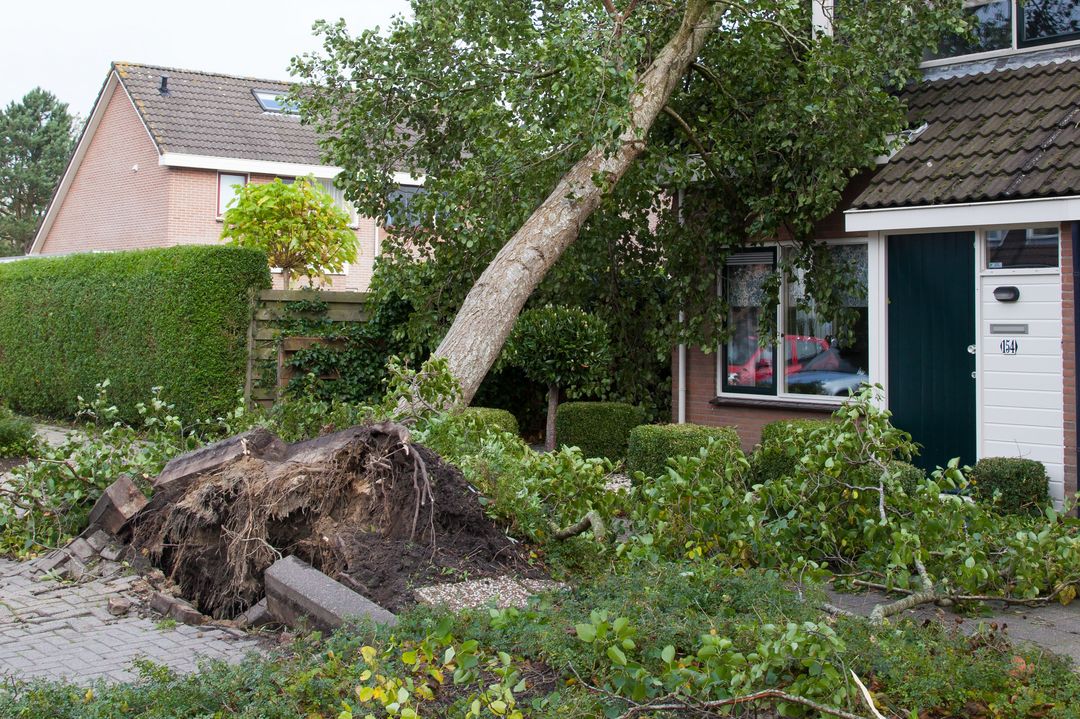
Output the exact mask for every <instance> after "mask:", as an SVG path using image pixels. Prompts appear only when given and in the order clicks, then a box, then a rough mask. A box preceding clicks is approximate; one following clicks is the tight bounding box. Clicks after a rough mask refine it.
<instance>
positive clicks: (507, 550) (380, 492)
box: [130, 423, 541, 619]
mask: <svg viewBox="0 0 1080 719" xmlns="http://www.w3.org/2000/svg"><path fill="white" fill-rule="evenodd" d="M130 527H131V533H132V543H133V545H134V546H135V547H136V549H138V550H140V551H142V552H144V553H145V554H146V555H147V556H149V558H150V559H151V560H152V561H153V562H154V563H155V564H157V565H158V566H159V567H160V568H161V569H162V570H163V571H164V572H165V574H166V576H168V577H169V578H170V579H172V580H173V581H174V582H175V583H176V584H177V585H178V586H179V588H180V590H181V592H182V593H183V595H184V596H185V597H186V598H187V599H188V600H190V601H192V602H194V603H195V604H197V605H198V606H199V608H200V609H201V610H202V611H203V612H204V613H207V614H210V615H212V616H214V617H215V618H219V619H220V618H229V617H232V616H235V615H236V614H239V613H240V612H242V611H244V610H245V609H246V608H247V607H249V606H251V605H252V604H254V603H255V602H257V601H258V600H259V599H260V598H261V597H262V596H263V572H264V571H265V570H266V568H267V567H269V566H270V565H271V564H272V563H273V562H275V561H276V560H278V559H280V558H281V557H284V556H287V555H290V554H294V555H296V556H298V557H300V558H301V559H303V560H305V561H307V562H309V563H310V564H312V565H313V566H315V567H316V568H318V569H320V570H321V571H322V572H324V573H325V574H327V575H329V576H330V577H333V578H335V579H337V580H338V581H340V582H342V583H343V584H345V585H347V586H350V587H352V588H353V589H355V590H356V591H359V592H360V593H362V594H364V595H365V596H367V597H368V598H369V599H371V600H372V601H374V602H376V603H378V604H380V605H381V606H383V607H385V608H387V609H390V610H391V611H397V610H400V609H401V608H403V607H405V606H408V605H409V604H411V603H413V597H412V593H411V588H412V587H414V586H420V585H422V584H425V583H433V582H437V581H454V580H455V579H460V578H464V577H465V576H468V577H484V576H496V575H500V574H505V573H507V572H515V573H517V574H524V575H526V576H541V575H539V574H537V573H536V571H535V570H531V569H530V567H529V566H528V563H527V561H526V558H525V553H524V551H523V549H522V548H521V547H520V546H519V545H517V544H516V543H515V542H513V541H512V540H510V539H509V538H508V537H506V535H505V534H504V532H503V531H502V529H501V528H500V527H498V526H497V525H496V524H494V523H493V522H492V521H491V520H490V519H489V518H488V517H487V516H486V515H485V514H484V512H483V508H482V506H481V504H480V498H479V495H478V494H477V493H476V492H475V490H473V489H472V487H470V486H469V484H468V483H467V482H466V481H465V480H464V478H463V477H462V476H461V472H460V471H459V470H458V469H457V468H456V467H453V466H452V465H450V464H447V463H446V462H444V461H442V459H441V458H439V456H438V455H436V454H435V453H434V452H432V451H430V450H428V449H427V448H425V447H422V446H419V445H415V444H412V443H411V441H410V438H409V433H408V430H407V429H406V428H405V427H403V426H402V425H398V424H394V423H383V424H376V425H369V426H361V427H353V428H350V429H347V430H344V431H342V432H336V433H334V434H330V435H326V436H324V437H319V438H318V439H314V440H311V441H309V442H302V443H299V444H295V445H292V446H290V447H288V449H287V451H286V453H285V455H284V457H283V458H276V457H258V456H254V455H251V454H248V453H245V454H244V455H243V456H240V457H238V458H235V459H234V460H232V461H230V462H228V463H226V464H224V465H223V466H220V467H216V468H213V469H211V470H209V471H207V472H205V473H201V474H198V475H196V476H193V477H190V478H185V480H184V481H182V482H170V483H168V484H165V485H164V486H163V487H161V488H160V489H159V490H158V492H157V493H156V494H155V495H154V497H153V498H152V499H151V500H150V503H149V504H148V505H147V506H146V507H145V508H144V509H143V510H142V511H141V512H139V514H138V515H137V516H136V517H134V518H133V520H132V522H131V525H130Z"/></svg>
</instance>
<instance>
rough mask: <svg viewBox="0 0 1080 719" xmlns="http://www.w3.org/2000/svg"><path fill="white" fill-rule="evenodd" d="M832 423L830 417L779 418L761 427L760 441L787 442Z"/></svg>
mask: <svg viewBox="0 0 1080 719" xmlns="http://www.w3.org/2000/svg"><path fill="white" fill-rule="evenodd" d="M832 424H835V422H834V420H831V419H780V420H777V421H775V422H769V423H768V424H767V425H765V426H764V427H762V428H761V443H762V444H767V443H769V442H774V441H779V442H789V441H791V439H792V438H793V437H807V436H809V435H810V433H811V432H813V431H815V430H819V429H822V428H824V427H828V426H830V425H832Z"/></svg>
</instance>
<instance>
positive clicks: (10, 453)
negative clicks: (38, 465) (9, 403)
mask: <svg viewBox="0 0 1080 719" xmlns="http://www.w3.org/2000/svg"><path fill="white" fill-rule="evenodd" d="M36 448H37V439H36V438H35V437H34V423H33V422H31V421H30V420H28V419H24V418H23V417H19V416H18V415H16V414H15V413H14V412H12V411H11V410H10V409H8V408H7V407H5V406H4V405H2V404H0V457H25V456H27V455H29V454H33V452H34V450H35V449H36Z"/></svg>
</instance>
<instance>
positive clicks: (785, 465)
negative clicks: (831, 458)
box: [750, 419, 833, 484]
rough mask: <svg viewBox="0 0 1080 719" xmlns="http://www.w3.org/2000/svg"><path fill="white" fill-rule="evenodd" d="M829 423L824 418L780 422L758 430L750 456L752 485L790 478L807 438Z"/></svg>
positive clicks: (801, 454)
mask: <svg viewBox="0 0 1080 719" xmlns="http://www.w3.org/2000/svg"><path fill="white" fill-rule="evenodd" d="M831 424H833V422H832V420H828V419H782V420H778V421H776V422H769V423H768V424H767V425H765V426H764V427H762V428H761V444H760V445H758V447H757V448H756V449H755V450H754V453H753V454H752V455H751V456H750V468H751V472H752V474H753V477H754V482H755V483H756V484H766V483H768V482H774V481H776V480H778V479H780V478H781V477H790V476H791V475H792V474H793V473H794V471H795V467H796V466H797V465H798V464H799V460H800V459H802V457H803V455H804V454H806V450H807V448H808V447H809V442H810V437H811V436H812V435H813V433H814V432H816V431H817V430H819V429H823V428H827V427H829V426H830V425H831Z"/></svg>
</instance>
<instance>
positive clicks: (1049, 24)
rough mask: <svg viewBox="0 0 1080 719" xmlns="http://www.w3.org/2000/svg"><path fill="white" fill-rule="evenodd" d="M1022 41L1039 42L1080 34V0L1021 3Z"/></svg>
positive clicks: (1043, 0) (1068, 37) (1063, 38)
mask: <svg viewBox="0 0 1080 719" xmlns="http://www.w3.org/2000/svg"><path fill="white" fill-rule="evenodd" d="M1020 13H1021V17H1022V22H1021V23H1020V42H1021V43H1026V44H1039V43H1049V42H1059V41H1062V40H1069V39H1071V38H1072V37H1073V36H1077V35H1080V0H1026V2H1022V3H1020Z"/></svg>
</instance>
